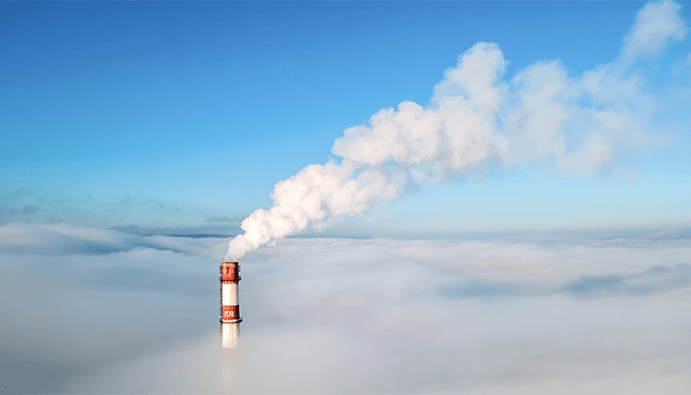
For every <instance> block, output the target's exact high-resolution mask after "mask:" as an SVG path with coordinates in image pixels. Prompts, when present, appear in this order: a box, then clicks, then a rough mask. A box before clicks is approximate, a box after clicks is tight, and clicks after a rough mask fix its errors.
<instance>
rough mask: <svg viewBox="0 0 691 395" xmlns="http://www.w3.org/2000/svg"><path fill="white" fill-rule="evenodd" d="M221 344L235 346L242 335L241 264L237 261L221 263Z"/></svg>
mask: <svg viewBox="0 0 691 395" xmlns="http://www.w3.org/2000/svg"><path fill="white" fill-rule="evenodd" d="M220 281H221V317H220V321H221V344H222V345H223V348H235V347H237V345H238V336H239V335H240V322H242V318H240V303H239V301H238V282H239V281H240V265H239V264H238V263H237V262H223V263H221V277H220Z"/></svg>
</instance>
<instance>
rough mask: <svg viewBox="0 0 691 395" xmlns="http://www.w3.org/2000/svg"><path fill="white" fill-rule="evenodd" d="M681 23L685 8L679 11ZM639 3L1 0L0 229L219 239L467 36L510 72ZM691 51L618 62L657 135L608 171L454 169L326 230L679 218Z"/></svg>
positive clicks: (676, 45)
mask: <svg viewBox="0 0 691 395" xmlns="http://www.w3.org/2000/svg"><path fill="white" fill-rule="evenodd" d="M680 4H681V5H682V8H681V11H680V16H681V18H682V19H684V20H687V21H688V20H689V16H690V12H691V11H690V10H689V7H688V6H687V5H686V4H685V3H680ZM644 5H645V3H643V2H554V3H552V2H532V3H527V2H506V3H504V2H487V3H484V2H483V3H476V2H453V3H452V2H440V3H417V2H402V3H398V2H375V3H368V2H354V3H350V2H335V3H330V2H328V3H327V2H320V3H312V2H305V3H303V2H296V3H283V2H270V3H261V2H260V3H250V2H239V3H237V2H236V3H233V2H231V3H204V4H192V3H158V2H155V3H137V2H134V3H130V2H127V3H8V4H4V5H2V6H0V7H1V8H0V48H1V49H0V57H1V58H2V62H0V75H1V76H2V84H1V85H0V118H1V119H2V120H3V121H2V125H0V127H1V128H2V129H3V131H2V137H1V140H0V145H1V146H2V152H1V154H0V170H1V174H2V176H1V177H0V195H2V198H1V199H2V201H1V202H0V205H1V206H2V211H1V212H0V222H2V223H9V222H15V221H20V222H46V223H55V222H65V223H72V224H75V225H88V226H98V227H106V228H111V227H127V226H130V228H129V229H131V228H132V226H135V227H140V228H147V229H151V230H152V232H154V233H155V232H156V231H157V230H158V231H160V232H163V233H165V232H171V230H172V229H178V230H181V231H183V233H184V232H187V233H195V232H201V233H222V234H236V233H238V232H239V231H240V229H239V221H240V220H241V219H242V218H244V217H246V216H247V215H249V214H250V213H251V212H252V211H253V210H254V209H256V208H268V207H270V205H271V199H270V193H271V191H272V190H273V187H274V184H276V183H277V182H278V181H281V180H284V179H287V178H289V177H290V176H292V175H294V174H296V173H297V172H298V171H300V169H302V168H303V167H304V166H307V165H309V164H322V163H326V162H328V161H329V160H335V161H338V160H340V158H338V157H337V156H335V155H334V154H333V153H332V152H331V148H332V146H333V143H334V140H335V139H337V138H338V137H340V136H342V134H343V131H344V130H345V129H346V128H348V127H351V126H355V125H359V124H363V123H366V122H367V120H368V119H369V117H370V116H371V115H373V114H375V113H376V112H377V111H379V110H380V109H382V108H388V107H395V106H397V105H398V104H399V103H400V102H402V101H404V100H410V101H414V102H416V103H419V104H421V105H425V104H426V103H428V102H429V100H430V98H431V97H432V96H433V88H434V86H435V84H437V83H438V82H439V81H441V80H442V78H443V76H444V70H446V69H448V68H450V67H454V66H455V65H456V62H457V57H458V56H459V55H460V54H463V53H464V52H465V51H467V50H468V49H469V48H471V47H472V46H473V45H474V44H476V43H477V42H480V41H486V42H494V43H496V44H498V46H499V48H500V49H501V51H502V52H503V55H504V58H505V59H506V60H507V61H508V65H507V67H506V71H505V74H504V77H503V79H504V80H506V81H510V80H511V78H512V77H513V76H514V75H515V74H516V73H517V72H519V71H520V70H522V69H525V68H526V67H527V66H529V65H531V64H534V63H535V62H539V61H545V60H553V59H559V60H560V61H561V63H562V64H563V66H564V67H565V69H566V70H567V71H568V73H569V74H570V76H573V77H578V76H579V75H581V74H582V73H584V72H586V71H588V70H592V69H593V68H595V67H596V66H597V65H600V64H605V63H609V62H612V61H614V60H615V59H616V58H617V56H619V53H620V51H621V48H622V43H623V40H624V37H625V36H626V34H627V33H628V32H629V31H630V29H631V28H632V25H633V23H634V21H635V18H636V12H637V11H638V10H639V9H641V8H642V7H643V6H644ZM690 52H691V46H690V45H689V42H688V40H682V41H678V40H677V41H674V42H671V43H670V45H669V46H668V47H667V49H666V50H665V51H664V53H662V54H661V55H660V56H658V57H655V58H653V59H644V60H643V61H641V62H640V63H639V64H638V65H637V67H638V68H639V72H640V73H641V75H642V76H643V77H642V78H643V81H644V83H643V84H642V91H643V92H644V93H646V94H650V95H652V96H654V97H655V98H656V100H658V101H657V103H656V109H655V112H654V115H653V117H655V119H656V123H655V125H654V126H655V127H656V128H657V129H655V130H654V132H656V133H658V134H659V135H660V136H661V137H662V140H664V142H663V143H661V144H655V145H653V146H651V147H642V148H641V147H638V148H636V149H631V150H630V151H629V150H620V151H619V154H618V157H617V163H616V164H617V166H618V167H617V171H614V172H612V171H610V172H608V171H605V172H602V173H598V174H594V175H593V174H586V175H583V174H568V175H567V176H566V177H564V175H563V174H559V172H555V171H553V169H550V168H545V167H544V166H541V165H539V164H534V163H525V164H520V165H514V166H509V167H506V168H502V169H500V170H497V171H489V172H486V174H482V175H481V176H479V177H477V176H474V175H461V176H457V177H452V178H451V179H450V180H446V181H444V182H442V183H441V184H439V185H431V186H427V187H426V188H423V190H422V191H420V192H417V193H415V194H412V195H409V196H408V195H405V194H403V195H400V197H399V199H398V200H395V201H394V202H391V203H386V202H384V203H380V204H376V205H375V207H374V208H373V209H371V210H369V211H366V212H365V213H364V214H363V215H362V216H360V217H358V218H355V219H352V220H348V221H345V222H342V223H341V224H340V225H337V226H336V227H335V228H333V230H331V232H333V234H340V235H376V234H402V233H404V234H416V233H434V232H445V233H453V232H463V231H469V230H487V231H503V230H533V229H564V228H590V227H603V228H607V227H622V226H635V227H640V226H656V227H664V226H688V224H689V220H691V213H690V212H689V209H688V207H689V204H690V199H691V197H690V196H689V188H690V187H689V185H691V182H689V181H691V172H690V171H689V169H691V166H690V165H691V155H689V154H688V147H689V144H690V143H691V140H690V139H689V137H688V126H689V117H688V116H687V115H686V114H684V113H683V109H684V108H688V103H689V100H690V99H691V95H689V92H690V90H689V87H690V86H691V84H690V81H691V78H690V77H691V63H690V62H691V60H689V59H691V58H689V56H690V55H689V53H690Z"/></svg>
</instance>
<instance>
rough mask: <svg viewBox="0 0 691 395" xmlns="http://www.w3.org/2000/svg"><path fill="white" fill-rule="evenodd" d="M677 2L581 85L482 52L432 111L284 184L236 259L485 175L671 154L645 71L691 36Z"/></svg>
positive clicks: (403, 120) (381, 117)
mask: <svg viewBox="0 0 691 395" xmlns="http://www.w3.org/2000/svg"><path fill="white" fill-rule="evenodd" d="M680 8H681V7H680V6H679V5H678V4H676V3H674V2H672V1H658V2H651V3H648V4H647V5H646V6H645V7H643V8H642V9H641V10H640V11H639V12H638V14H637V16H636V21H635V23H634V25H633V27H632V29H631V31H630V32H629V33H628V34H627V35H626V37H624V45H623V47H622V50H621V53H620V55H619V56H618V57H617V58H616V59H615V60H614V61H613V62H611V63H608V64H603V65H599V66H597V67H595V68H594V69H593V70H590V71H587V72H585V73H583V74H582V75H580V76H578V77H571V76H569V73H568V71H567V69H566V68H565V67H564V66H563V65H562V63H561V62H560V61H559V60H552V61H539V62H536V63H534V64H532V65H530V66H528V67H526V68H524V69H522V70H519V71H518V72H517V73H516V74H515V75H514V76H513V78H512V79H511V80H510V82H507V81H505V80H504V79H503V76H504V73H505V69H506V65H507V61H506V60H505V59H504V55H503V53H502V52H501V50H500V49H499V46H498V45H497V44H494V43H487V42H480V43H477V44H475V45H474V46H472V47H471V48H470V49H468V50H467V51H466V52H465V53H464V54H462V55H460V56H459V60H458V64H457V65H456V66H455V67H452V68H450V69H448V70H446V71H445V72H444V78H443V79H442V81H441V82H439V83H438V84H437V85H436V86H435V87H434V95H433V97H432V98H431V100H430V102H429V104H428V105H426V106H421V105H419V104H417V103H414V102H411V101H404V102H402V103H400V104H399V105H398V107H397V108H396V109H394V108H386V109H382V110H380V111H379V112H377V113H376V114H374V115H372V117H371V118H370V120H369V122H368V123H367V124H366V125H358V126H354V127H351V128H348V129H346V130H345V132H344V134H343V137H340V138H338V139H336V141H335V142H334V145H333V148H332V153H333V154H334V155H337V156H339V157H341V158H342V160H341V163H340V164H339V163H333V162H331V163H327V164H324V165H309V166H307V167H305V168H304V169H302V170H301V171H300V172H298V173H297V174H296V175H294V176H293V177H291V178H289V179H287V180H285V181H281V182H279V183H277V184H276V186H275V188H274V191H273V193H272V195H271V197H272V199H273V201H274V205H273V207H271V208H270V209H269V210H264V209H257V210H256V211H254V213H252V214H251V215H250V216H249V217H247V218H246V219H245V220H244V221H243V222H242V224H241V228H242V229H243V230H244V231H245V233H244V234H242V235H238V236H237V237H235V238H234V239H233V240H231V241H230V243H229V246H228V253H227V255H226V259H229V260H236V259H239V258H240V257H242V256H243V255H244V254H245V253H246V252H249V251H254V250H256V249H257V248H258V247H259V246H261V245H263V244H267V243H273V242H275V241H276V240H278V239H281V238H283V237H286V236H289V235H292V234H296V233H298V232H300V231H302V230H304V229H306V228H307V227H309V226H311V227H313V228H316V229H321V228H324V227H326V226H328V225H329V224H330V223H332V222H334V221H335V220H336V219H337V218H338V217H340V216H344V215H348V216H352V215H357V214H361V213H362V212H364V211H365V210H367V209H368V208H369V207H370V206H371V205H372V204H375V203H379V202H385V201H389V200H393V199H395V198H397V197H399V196H400V195H401V194H402V192H403V191H404V190H405V189H406V187H410V186H414V187H424V186H425V185H430V184H434V183H438V182H440V181H443V180H445V179H448V178H449V177H452V176H455V175H456V176H457V175H467V174H468V172H470V171H473V170H481V169H483V168H485V167H486V166H487V165H488V164H489V163H490V162H493V163H496V164H498V165H500V166H502V167H504V168H508V167H511V166H515V165H520V164H524V163H527V162H538V163H540V164H542V165H544V166H546V167H548V168H550V169H553V171H557V172H558V173H560V174H563V175H586V176H588V175H596V174H602V173H607V172H611V171H613V170H614V169H613V167H612V163H613V159H614V155H615V153H616V152H617V151H618V150H621V149H632V148H636V147H640V146H648V145H651V144H659V143H660V142H662V138H661V137H659V136H658V135H657V134H656V133H654V131H653V130H654V127H653V124H652V116H653V113H654V109H655V99H654V97H652V96H651V95H650V94H647V93H645V81H643V79H642V78H641V75H640V73H638V72H637V69H636V62H637V60H639V59H647V58H650V57H652V56H655V55H658V54H660V53H661V52H662V51H663V50H664V48H665V47H666V46H667V45H669V44H670V43H671V42H673V41H675V40H682V39H684V38H685V37H686V35H687V33H688V28H687V27H686V26H685V25H684V21H683V20H682V19H681V17H680V16H679V10H680Z"/></svg>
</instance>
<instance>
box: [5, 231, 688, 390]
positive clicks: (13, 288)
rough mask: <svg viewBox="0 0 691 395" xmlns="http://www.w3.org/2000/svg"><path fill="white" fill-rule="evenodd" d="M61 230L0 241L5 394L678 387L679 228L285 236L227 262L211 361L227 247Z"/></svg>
mask: <svg viewBox="0 0 691 395" xmlns="http://www.w3.org/2000/svg"><path fill="white" fill-rule="evenodd" d="M36 228H39V229H36ZM59 230H60V232H61V233H62V234H63V235H66V234H68V235H71V236H69V238H65V239H61V240H57V239H56V238H55V237H53V236H52V235H51V234H50V233H48V232H45V229H43V228H40V227H39V226H37V225H31V224H13V225H12V226H8V225H6V226H3V227H0V231H2V232H3V233H2V234H3V235H4V236H3V237H2V238H0V251H1V252H0V283H1V284H0V285H1V286H0V297H2V300H3V301H4V302H3V309H2V313H0V314H2V315H3V320H0V336H2V338H3V339H5V340H6V341H4V342H3V343H2V350H1V352H0V354H2V355H3V357H2V360H0V363H2V368H1V369H0V372H1V373H0V374H2V377H0V378H1V379H2V382H3V383H11V384H8V385H11V386H13V387H14V388H17V387H18V386H23V388H24V389H25V391H22V392H33V393H36V392H48V393H97V392H98V393H101V392H108V393H131V392H136V391H150V392H155V391H160V392H169V393H170V392H177V391H179V392H184V393H192V392H222V391H225V392H238V393H448V392H454V393H457V392H467V393H522V392H525V393H570V392H571V393H591V392H608V391H609V392H616V391H620V392H624V393H650V392H666V393H688V392H689V390H691V371H689V369H688V368H687V367H688V366H689V362H691V361H689V353H688V349H687V347H684V346H683V344H687V343H688V339H689V333H688V330H687V328H688V327H689V325H690V324H691V322H690V320H689V318H688V317H687V316H686V315H685V314H680V312H681V311H686V310H687V309H688V308H689V307H690V306H688V304H689V301H690V300H691V298H690V296H691V292H690V291H691V287H689V284H690V283H691V269H690V268H691V248H689V243H688V240H689V237H688V236H689V234H688V232H681V233H679V232H677V233H676V234H674V233H673V232H672V233H670V232H652V231H649V232H640V233H638V234H636V235H634V236H628V237H621V235H618V234H614V235H607V234H600V235H593V234H585V235H581V236H579V235H570V236H569V237H562V238H556V240H555V239H552V240H550V241H545V240H544V239H542V240H541V239H540V238H538V237H534V236H531V235H524V236H522V237H521V240H520V241H517V240H514V241H511V240H499V239H489V238H488V239H484V240H479V239H478V240H391V239H359V240H358V239H338V238H332V239H326V238H324V239H319V238H309V239H308V238H305V239H285V240H283V241H281V242H280V243H278V244H277V246H275V247H272V248H269V247H265V248H260V249H259V250H257V251H256V252H254V253H251V254H248V255H247V256H246V257H245V259H243V261H242V262H241V265H242V277H243V280H242V282H241V284H240V299H241V305H242V306H241V310H242V315H243V317H244V318H245V321H244V322H243V324H242V334H241V342H242V345H241V348H240V350H238V351H237V352H236V353H230V354H224V353H223V351H222V350H221V348H220V339H219V334H218V321H217V320H218V303H219V300H218V298H219V297H218V284H217V281H218V261H216V260H215V259H213V258H212V257H213V256H215V255H214V254H218V253H219V252H221V251H223V250H224V248H225V247H224V244H225V243H224V241H223V240H218V239H213V238H210V239H195V238H174V237H165V236H158V237H144V238H136V240H139V242H138V243H132V242H130V244H127V243H125V242H123V241H122V240H121V239H120V238H119V237H122V235H118V234H117V233H116V232H112V231H99V230H98V229H84V228H70V227H64V228H61V229H59ZM42 231H43V233H42ZM99 232H100V235H99V236H97V237H94V236H93V235H96V234H99ZM26 234H31V235H32V237H31V238H22V239H23V240H25V242H24V243H23V244H22V250H21V251H19V250H16V249H15V248H16V243H15V242H14V241H13V240H16V239H19V238H20V236H21V235H26ZM95 238H96V239H97V240H96V241H94V239H95ZM80 240H81V243H87V241H89V242H97V243H99V246H100V247H99V248H94V249H86V250H76V249H73V248H70V247H69V246H70V245H71V244H74V243H75V242H79V241H80ZM45 243H50V249H51V251H48V249H47V247H45V245H44V244H45ZM8 246H10V247H12V249H9V248H7V247H8ZM37 306H40V307H38V308H37ZM37 312H38V313H37ZM46 323H49V324H46ZM39 373H40V375H39ZM36 377H41V379H40V380H37V379H36Z"/></svg>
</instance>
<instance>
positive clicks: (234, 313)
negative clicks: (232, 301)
mask: <svg viewBox="0 0 691 395" xmlns="http://www.w3.org/2000/svg"><path fill="white" fill-rule="evenodd" d="M238 318H240V306H238V305H233V306H223V315H222V316H221V319H222V320H223V321H231V320H237V319H238Z"/></svg>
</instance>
